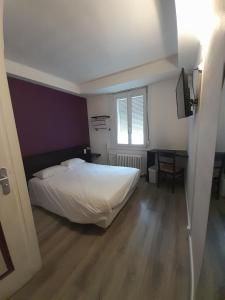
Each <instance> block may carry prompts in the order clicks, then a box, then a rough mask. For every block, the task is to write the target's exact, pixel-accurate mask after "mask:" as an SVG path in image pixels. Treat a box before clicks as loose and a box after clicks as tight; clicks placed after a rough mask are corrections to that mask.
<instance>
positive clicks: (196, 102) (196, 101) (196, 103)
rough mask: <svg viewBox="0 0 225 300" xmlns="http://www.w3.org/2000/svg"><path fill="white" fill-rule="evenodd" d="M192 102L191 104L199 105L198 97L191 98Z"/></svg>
mask: <svg viewBox="0 0 225 300" xmlns="http://www.w3.org/2000/svg"><path fill="white" fill-rule="evenodd" d="M190 104H191V106H194V107H195V106H198V99H197V98H196V99H194V100H193V99H190Z"/></svg>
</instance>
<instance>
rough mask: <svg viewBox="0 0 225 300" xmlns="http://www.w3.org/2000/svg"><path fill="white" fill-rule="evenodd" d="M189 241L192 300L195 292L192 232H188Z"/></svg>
mask: <svg viewBox="0 0 225 300" xmlns="http://www.w3.org/2000/svg"><path fill="white" fill-rule="evenodd" d="M188 243H189V257H190V273H191V274H190V275H191V282H190V300H194V298H195V295H194V294H195V293H194V290H195V289H194V259H193V247H192V238H191V234H190V232H189V233H188Z"/></svg>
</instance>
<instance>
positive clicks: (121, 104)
mask: <svg viewBox="0 0 225 300" xmlns="http://www.w3.org/2000/svg"><path fill="white" fill-rule="evenodd" d="M117 143H118V144H128V117H127V98H118V99H117Z"/></svg>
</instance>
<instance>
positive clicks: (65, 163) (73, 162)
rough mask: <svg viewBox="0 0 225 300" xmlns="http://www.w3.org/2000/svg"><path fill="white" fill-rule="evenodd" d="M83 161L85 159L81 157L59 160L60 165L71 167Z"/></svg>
mask: <svg viewBox="0 0 225 300" xmlns="http://www.w3.org/2000/svg"><path fill="white" fill-rule="evenodd" d="M84 162H85V160H83V159H81V158H72V159H68V160H65V161H63V162H61V165H62V166H65V167H72V166H75V165H79V164H82V163H84Z"/></svg>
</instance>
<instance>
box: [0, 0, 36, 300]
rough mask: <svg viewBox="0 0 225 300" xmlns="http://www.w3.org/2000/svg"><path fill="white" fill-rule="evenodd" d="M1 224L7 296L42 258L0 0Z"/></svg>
mask: <svg viewBox="0 0 225 300" xmlns="http://www.w3.org/2000/svg"><path fill="white" fill-rule="evenodd" d="M5 170H6V172H7V174H5ZM7 176H8V182H9V187H10V192H9V190H8V187H7V179H6V180H3V177H7ZM0 224H1V226H0V249H1V250H0V299H6V298H7V297H8V296H10V295H11V294H12V293H14V292H15V291H16V290H17V289H19V288H20V287H21V286H22V285H24V284H25V283H26V282H27V281H28V280H29V279H30V278H31V277H32V276H33V275H34V274H35V272H37V270H38V269H39V268H40V267H41V258H40V253H39V247H38V243H37V237H36V232H35V227H34V223H33V216H32V211H31V206H30V201H29V196H28V191H27V186H26V181H25V175H24V170H23V165H22V159H21V154H20V148H19V143H18V138H17V132H16V126H15V120H14V116H13V111H12V105H11V100H10V95H9V89H8V83H7V77H6V72H5V65H4V44H3V0H0ZM1 229H2V230H1ZM3 233H4V238H3ZM4 239H5V240H4ZM6 244H7V246H6Z"/></svg>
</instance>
